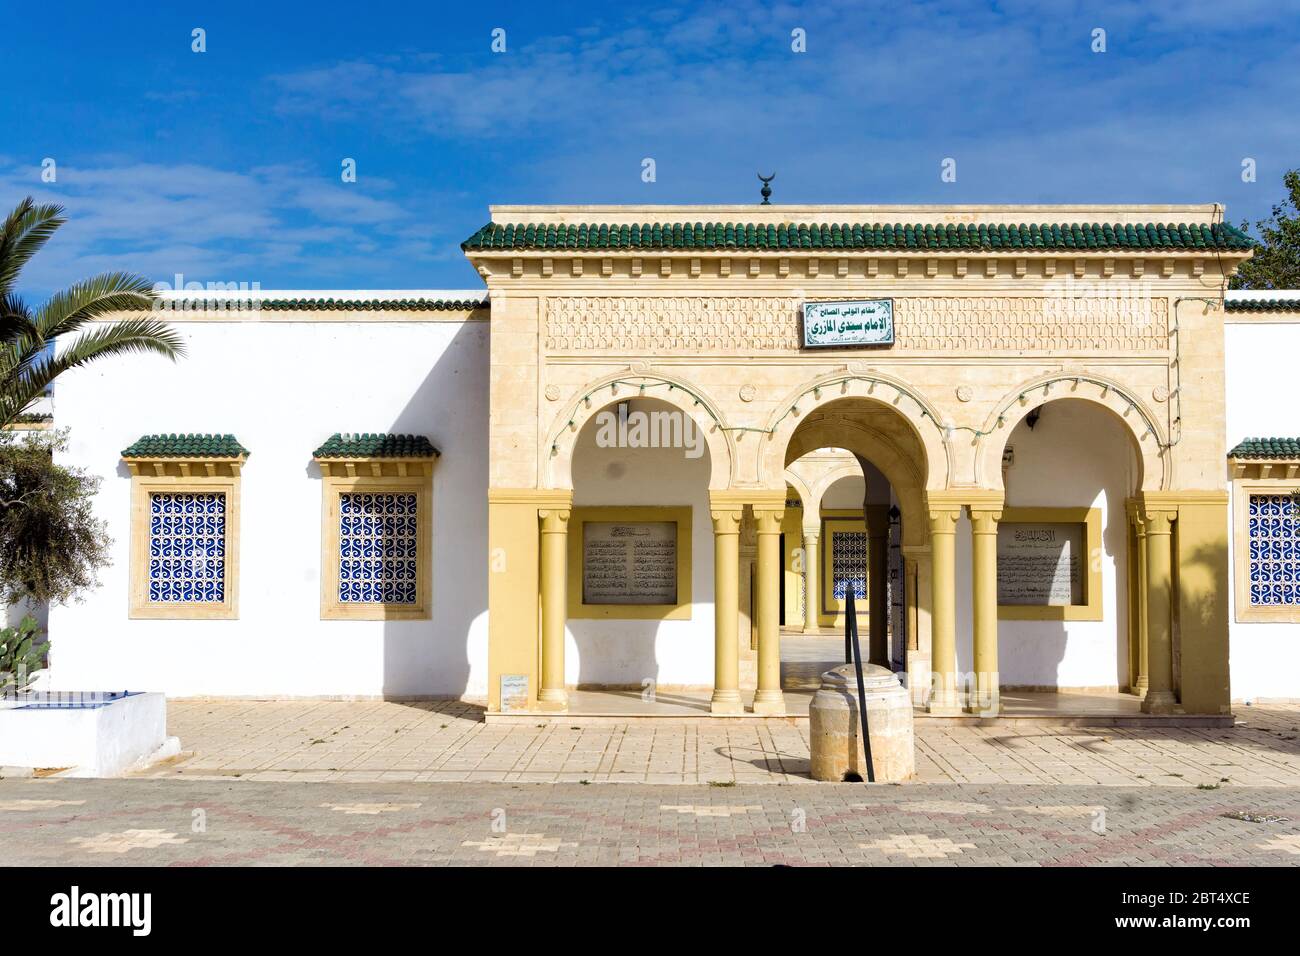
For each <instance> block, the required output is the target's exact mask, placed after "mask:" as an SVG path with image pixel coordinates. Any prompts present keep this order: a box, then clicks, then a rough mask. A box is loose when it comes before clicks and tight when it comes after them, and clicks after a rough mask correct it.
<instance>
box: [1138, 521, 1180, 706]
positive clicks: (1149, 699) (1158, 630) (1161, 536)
mask: <svg viewBox="0 0 1300 956" xmlns="http://www.w3.org/2000/svg"><path fill="white" fill-rule="evenodd" d="M1177 517H1178V512H1176V511H1165V510H1156V509H1152V508H1145V509H1144V510H1143V514H1142V521H1143V524H1144V525H1146V538H1145V540H1146V552H1147V560H1146V566H1147V568H1146V598H1147V691H1146V695H1145V696H1144V697H1143V698H1142V712H1143V713H1144V714H1172V713H1177V712H1178V711H1179V707H1178V699H1177V698H1176V697H1175V696H1174V645H1173V626H1172V625H1173V617H1172V612H1173V573H1172V554H1173V552H1172V531H1173V528H1172V525H1173V522H1174V520H1175V519H1176V518H1177Z"/></svg>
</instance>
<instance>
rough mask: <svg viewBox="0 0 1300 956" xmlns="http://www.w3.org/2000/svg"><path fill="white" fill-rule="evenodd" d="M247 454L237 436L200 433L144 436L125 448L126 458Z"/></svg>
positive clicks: (204, 456)
mask: <svg viewBox="0 0 1300 956" xmlns="http://www.w3.org/2000/svg"><path fill="white" fill-rule="evenodd" d="M248 454H249V452H248V449H247V448H245V447H244V446H243V445H241V444H239V442H238V441H237V440H236V439H235V436H234V435H206V434H199V433H183V434H169V435H142V436H141V437H140V438H139V440H137V441H136V442H135V443H134V444H133V445H131V447H129V448H125V449H123V450H122V457H123V458H246V457H248Z"/></svg>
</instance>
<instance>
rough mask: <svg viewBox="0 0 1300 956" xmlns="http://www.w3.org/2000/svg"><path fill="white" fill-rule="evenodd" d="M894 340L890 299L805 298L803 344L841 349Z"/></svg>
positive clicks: (806, 346) (881, 343) (892, 342)
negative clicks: (822, 299)
mask: <svg viewBox="0 0 1300 956" xmlns="http://www.w3.org/2000/svg"><path fill="white" fill-rule="evenodd" d="M893 344H894V300H893V299H859V300H856V301H852V302H805V303H804V305H803V347H804V348H806V349H844V348H855V347H858V346H864V345H893Z"/></svg>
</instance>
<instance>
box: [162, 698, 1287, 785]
mask: <svg viewBox="0 0 1300 956" xmlns="http://www.w3.org/2000/svg"><path fill="white" fill-rule="evenodd" d="M482 713H483V712H482V709H481V707H478V706H476V705H474V704H470V703H465V702H460V701H453V702H419V703H399V702H393V701H321V700H315V701H313V700H307V701H230V700H224V701H206V700H174V701H169V702H168V729H169V732H170V733H173V734H176V735H177V736H179V737H180V739H181V745H182V747H183V748H184V750H185V751H186V755H185V756H183V757H182V758H181V759H178V760H174V761H171V762H168V763H166V764H163V765H159V766H156V767H154V768H152V769H151V770H149V771H147V772H146V773H145V774H144V775H145V776H149V777H154V778H182V779H209V780H231V779H242V780H255V781H264V782H273V781H298V782H329V781H333V782H353V783H365V782H388V781H392V782H402V781H405V782H414V783H480V782H497V783H501V782H504V783H582V782H583V781H587V782H590V783H650V784H682V785H693V784H709V783H737V784H749V783H775V784H803V785H807V784H810V783H811V781H810V780H809V778H808V776H807V774H808V724H807V723H806V722H800V723H794V722H791V723H769V724H765V725H761V726H760V725H740V724H724V723H713V722H709V721H708V720H703V721H696V722H693V723H692V722H683V721H669V720H664V721H643V722H639V723H638V722H627V723H614V724H604V725H581V726H579V725H576V724H573V725H571V724H569V723H568V722H567V721H563V720H562V721H558V722H547V723H542V724H531V723H530V724H511V725H501V724H492V725H488V724H485V723H484V722H483V718H482ZM1237 717H1238V720H1237V726H1235V727H1231V728H1224V729H1209V728H1202V729H1198V728H1167V729H1160V728H1154V727H1152V728H1148V727H1114V728H1106V727H1094V728H1067V727H1043V728H1032V727H1030V728H1026V727H1024V726H1018V727H1015V728H1009V727H967V726H950V725H944V724H932V723H927V722H926V721H925V720H918V721H917V723H916V750H917V783H923V784H924V783H959V784H990V785H992V784H1044V785H1060V786H1086V785H1093V784H1102V785H1106V786H1122V787H1181V788H1188V789H1195V788H1197V787H1199V786H1217V785H1219V784H1222V783H1224V782H1225V781H1227V782H1229V783H1231V784H1232V785H1234V786H1252V787H1300V730H1298V729H1297V728H1300V706H1297V705H1270V706H1268V707H1241V708H1239V709H1238V713H1237ZM670 802H671V801H670Z"/></svg>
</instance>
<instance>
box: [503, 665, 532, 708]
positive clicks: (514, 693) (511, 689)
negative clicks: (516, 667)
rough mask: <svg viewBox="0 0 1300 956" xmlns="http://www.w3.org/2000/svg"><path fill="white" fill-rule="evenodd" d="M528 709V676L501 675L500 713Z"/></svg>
mask: <svg viewBox="0 0 1300 956" xmlns="http://www.w3.org/2000/svg"><path fill="white" fill-rule="evenodd" d="M527 709H528V675H527V674H502V675H501V713H503V714H509V713H512V712H514V711H520V710H527Z"/></svg>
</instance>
